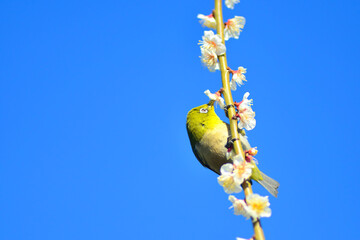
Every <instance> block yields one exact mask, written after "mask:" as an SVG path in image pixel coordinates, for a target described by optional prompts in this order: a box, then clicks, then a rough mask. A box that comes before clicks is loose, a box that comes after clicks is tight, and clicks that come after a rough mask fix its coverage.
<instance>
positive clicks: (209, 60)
mask: <svg viewBox="0 0 360 240" xmlns="http://www.w3.org/2000/svg"><path fill="white" fill-rule="evenodd" d="M200 58H201V62H202V63H203V64H204V65H205V66H206V67H207V68H208V69H209V71H210V72H215V71H216V70H219V69H220V66H219V61H218V56H217V55H216V53H215V52H214V51H211V50H209V49H207V48H201V57H200Z"/></svg>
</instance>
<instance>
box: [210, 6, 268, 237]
mask: <svg viewBox="0 0 360 240" xmlns="http://www.w3.org/2000/svg"><path fill="white" fill-rule="evenodd" d="M215 19H216V31H217V33H218V34H219V35H220V36H221V39H222V42H223V44H225V40H224V21H223V15H222V0H215ZM219 62H220V70H221V79H222V86H223V89H224V90H223V92H222V94H223V97H224V99H225V102H226V105H233V104H234V102H233V98H232V95H231V89H230V77H229V72H228V70H227V69H228V66H227V60H226V54H224V55H221V56H219ZM227 111H228V117H229V120H230V129H231V136H232V138H234V139H240V138H239V133H238V125H237V119H236V118H233V117H234V116H235V114H236V112H235V109H234V108H233V107H230V108H229V109H228V110H227ZM234 150H235V153H236V154H241V155H242V156H243V157H244V159H245V155H244V151H243V149H242V147H241V144H240V140H237V141H234ZM241 186H242V188H243V189H244V193H245V198H246V197H247V196H248V195H249V194H252V188H251V184H250V182H249V181H245V182H244V183H243V184H242V185H241ZM253 228H254V232H255V239H256V240H265V236H264V232H263V229H262V228H261V224H260V220H256V221H254V222H253Z"/></svg>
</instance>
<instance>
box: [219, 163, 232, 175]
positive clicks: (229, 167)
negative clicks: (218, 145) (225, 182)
mask: <svg viewBox="0 0 360 240" xmlns="http://www.w3.org/2000/svg"><path fill="white" fill-rule="evenodd" d="M233 170H234V166H233V164H231V163H226V164H224V165H222V166H221V168H220V172H221V174H228V173H232V171H233Z"/></svg>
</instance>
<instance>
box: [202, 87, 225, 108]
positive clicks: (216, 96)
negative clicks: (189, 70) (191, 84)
mask: <svg viewBox="0 0 360 240" xmlns="http://www.w3.org/2000/svg"><path fill="white" fill-rule="evenodd" d="M204 93H205V95H206V96H208V97H209V98H210V100H213V101H215V102H216V103H217V104H219V106H220V108H221V109H224V107H225V100H224V99H223V98H222V97H221V96H220V93H218V92H217V93H211V92H210V90H206V91H205V92H204Z"/></svg>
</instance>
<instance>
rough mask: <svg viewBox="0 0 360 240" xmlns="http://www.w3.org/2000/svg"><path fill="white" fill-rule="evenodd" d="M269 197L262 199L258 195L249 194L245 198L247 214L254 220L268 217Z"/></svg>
mask: <svg viewBox="0 0 360 240" xmlns="http://www.w3.org/2000/svg"><path fill="white" fill-rule="evenodd" d="M268 198H269V197H268V196H265V197H262V196H260V195H259V194H250V195H248V196H247V197H246V204H247V206H248V208H247V213H248V214H249V215H250V216H251V217H252V218H253V219H254V220H256V219H258V218H260V217H270V216H271V209H270V208H269V206H270V203H269V199H268Z"/></svg>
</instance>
